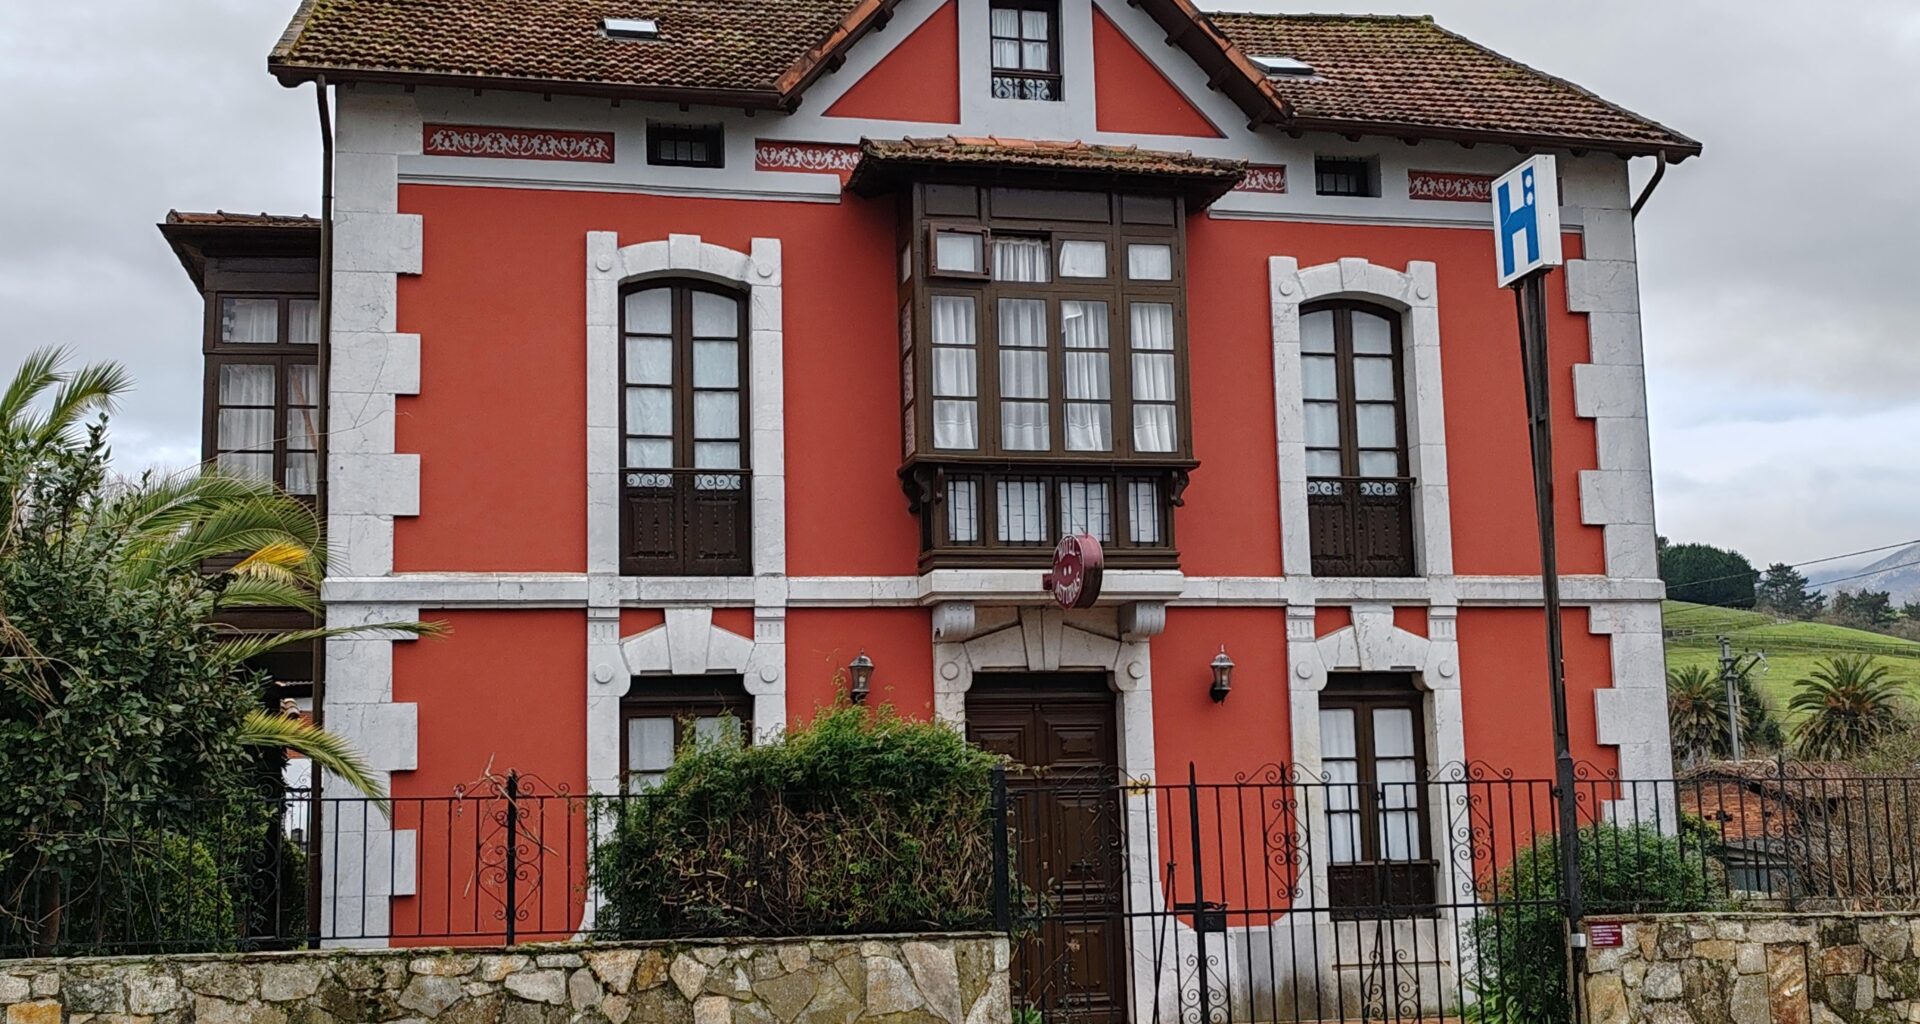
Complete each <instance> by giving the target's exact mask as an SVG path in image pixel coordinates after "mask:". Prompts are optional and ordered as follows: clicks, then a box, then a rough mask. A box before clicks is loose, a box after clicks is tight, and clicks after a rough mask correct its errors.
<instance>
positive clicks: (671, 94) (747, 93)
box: [267, 60, 792, 110]
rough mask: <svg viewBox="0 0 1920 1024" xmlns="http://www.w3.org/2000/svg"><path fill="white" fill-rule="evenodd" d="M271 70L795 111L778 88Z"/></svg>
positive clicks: (289, 66) (295, 79)
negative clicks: (719, 87) (727, 87)
mask: <svg viewBox="0 0 1920 1024" xmlns="http://www.w3.org/2000/svg"><path fill="white" fill-rule="evenodd" d="M267 71H268V73H269V74H271V75H273V77H274V78H275V79H277V80H278V81H279V82H280V84H281V85H284V86H286V87H288V88H293V87H295V86H299V85H303V84H305V83H307V82H311V81H313V80H314V79H316V78H320V77H322V76H324V77H325V78H326V79H327V81H329V82H333V83H336V84H339V83H361V82H366V83H377V84H385V85H405V86H429V87H435V86H437V87H442V88H448V89H475V90H478V89H498V90H502V91H506V92H531V93H541V94H543V95H553V96H594V97H605V98H607V99H626V100H652V101H656V102H661V103H686V104H691V105H698V106H714V107H736V108H740V109H746V110H790V109H792V104H791V103H790V102H789V100H788V98H787V97H786V96H784V95H783V94H782V93H781V92H780V91H779V90H776V89H700V88H686V87H681V86H650V85H626V84H621V83H617V82H588V81H579V80H573V79H556V78H517V77H512V76H504V75H483V74H468V73H462V72H450V71H404V70H398V69H393V68H351V67H320V66H316V65H312V64H298V63H290V62H284V61H279V60H269V61H268V62H267Z"/></svg>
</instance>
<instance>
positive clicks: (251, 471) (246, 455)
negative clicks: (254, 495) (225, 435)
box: [214, 452, 273, 480]
mask: <svg viewBox="0 0 1920 1024" xmlns="http://www.w3.org/2000/svg"><path fill="white" fill-rule="evenodd" d="M214 464H215V465H217V466H219V467H220V472H222V473H225V474H227V475H228V476H237V477H245V478H246V479H248V480H272V479H273V453H272V452H221V453H220V455H219V457H218V458H217V459H216V460H215V463H214Z"/></svg>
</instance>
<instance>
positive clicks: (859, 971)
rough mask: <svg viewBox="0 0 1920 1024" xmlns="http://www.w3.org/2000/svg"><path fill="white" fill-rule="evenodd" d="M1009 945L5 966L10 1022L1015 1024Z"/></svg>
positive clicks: (913, 939) (891, 943) (628, 948)
mask: <svg viewBox="0 0 1920 1024" xmlns="http://www.w3.org/2000/svg"><path fill="white" fill-rule="evenodd" d="M1007 964H1008V946H1007V940H1006V938H1005V937H1003V936H993V935H933V936H878V937H874V936H867V937H858V938H838V939H793V940H780V941H764V942H706V943H698V944H696V943H629V944H592V945H543V946H524V947H515V948H514V949H512V950H507V951H500V950H489V951H476V950H461V949H414V950H397V949H396V950H377V951H372V950H353V951H348V950H319V951H313V952H297V953H250V954H209V955H195V956H154V957H112V958H85V959H70V960H16V961H0V1019H4V1021H5V1024H190V1022H191V1024H362V1022H394V1024H402V1022H404V1024H425V1022H428V1021H433V1022H437V1024H491V1022H496V1021H498V1022H505V1024H559V1022H563V1021H564V1022H569V1024H572V1022H579V1024H882V1022H884V1024H1009V1021H1010V1016H1011V1011H1010V1009H1009V1003H1008V992H1007Z"/></svg>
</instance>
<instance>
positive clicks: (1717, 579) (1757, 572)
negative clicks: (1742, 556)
mask: <svg viewBox="0 0 1920 1024" xmlns="http://www.w3.org/2000/svg"><path fill="white" fill-rule="evenodd" d="M1915 544H1920V538H1915V539H1913V540H1906V541H1900V542H1898V543H1895V544H1882V545H1880V546H1879V547H1877V548H1864V549H1862V550H1859V551H1849V552H1847V553H1845V554H1842V555H1828V556H1826V557H1825V558H1809V559H1807V560H1806V561H1804V562H1794V563H1792V564H1791V565H1788V566H1787V568H1789V569H1798V568H1801V567H1802V566H1808V565H1819V564H1820V563H1822V562H1838V561H1839V560H1841V559H1843V558H1857V557H1859V556H1860V555H1871V554H1873V553H1875V552H1878V551H1891V550H1893V549H1894V548H1908V547H1912V546H1914V545H1915ZM1916 564H1920V563H1916V562H1908V563H1907V565H1916ZM1767 568H1769V569H1770V568H1772V566H1768V567H1767ZM1904 568H1906V566H1905V565H1891V566H1887V567H1886V568H1884V569H1875V570H1873V572H1863V573H1861V574H1860V575H1859V576H1843V577H1841V578H1840V579H1838V580H1824V581H1822V582H1821V584H1820V585H1821V586H1823V587H1824V586H1828V585H1830V584H1834V583H1839V582H1841V581H1843V580H1849V579H1859V578H1860V576H1871V575H1873V574H1874V573H1879V572H1891V571H1892V570H1894V569H1904ZM1766 572H1767V569H1748V570H1747V571H1745V572H1736V573H1729V574H1728V575H1725V576H1714V577H1710V578H1708V579H1704V580H1690V581H1688V582H1686V583H1682V584H1680V587H1679V589H1682V590H1684V589H1686V588H1688V587H1699V586H1705V585H1706V584H1708V583H1724V582H1726V581H1727V580H1737V579H1740V578H1742V577H1745V576H1763V575H1765V574H1766ZM1673 589H1674V588H1671V587H1669V588H1668V593H1669V594H1671V593H1672V591H1673Z"/></svg>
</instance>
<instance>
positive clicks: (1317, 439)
mask: <svg viewBox="0 0 1920 1024" xmlns="http://www.w3.org/2000/svg"><path fill="white" fill-rule="evenodd" d="M1305 408H1306V413H1307V445H1308V447H1311V448H1338V447H1340V407H1339V406H1338V405H1335V404H1334V403H1332V402H1308V403H1306V407H1305Z"/></svg>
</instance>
